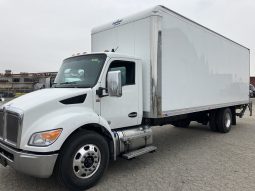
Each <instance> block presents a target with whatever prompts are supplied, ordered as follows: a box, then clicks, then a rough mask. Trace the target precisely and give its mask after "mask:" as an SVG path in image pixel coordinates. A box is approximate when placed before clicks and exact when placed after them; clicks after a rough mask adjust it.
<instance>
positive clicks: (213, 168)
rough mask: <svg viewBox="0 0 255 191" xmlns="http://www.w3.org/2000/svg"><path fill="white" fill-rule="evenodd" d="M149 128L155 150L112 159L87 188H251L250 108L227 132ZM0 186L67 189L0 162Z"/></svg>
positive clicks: (254, 154) (254, 166)
mask: <svg viewBox="0 0 255 191" xmlns="http://www.w3.org/2000/svg"><path fill="white" fill-rule="evenodd" d="M254 101H255V100H254ZM153 131H154V145H155V146H157V147H158V150H157V152H155V153H151V154H146V155H143V156H140V157H138V158H136V159H134V160H131V161H127V160H124V159H121V158H119V159H118V160H117V161H116V162H111V164H110V165H109V168H108V170H107V172H106V173H105V175H104V177H103V178H102V179H101V181H100V182H99V183H98V184H97V185H96V186H95V187H93V188H92V189H90V190H91V191H101V190H132V191H133V190H164V191H165V190H170V191H171V190H173V191H182V190H183V191H186V190H187V191H188V190H194V191H197V190H203V191H205V190H224V191H227V190H231V191H233V190H238V191H239V190H242V191H243V190H251V191H253V190H254V189H255V117H254V116H253V117H249V116H248V112H247V113H246V115H245V116H244V118H243V119H238V121H237V126H233V129H232V131H231V132H230V133H228V134H220V133H215V132H211V131H210V130H209V128H208V127H206V126H203V125H200V124H198V123H192V124H191V127H190V128H188V129H182V128H174V127H173V126H170V125H166V126H163V127H156V128H154V129H153ZM38 165H40V164H38ZM0 190H1V191H2V190H4V191H6V190H7V191H8V190H24V191H25V190H26V191H27V190H36V191H50V190H65V189H64V188H63V187H61V186H59V185H58V184H57V182H56V181H55V180H54V179H53V178H51V179H37V178H33V177H29V176H26V175H23V174H20V173H17V172H15V171H14V170H13V169H11V168H9V167H7V168H4V167H0Z"/></svg>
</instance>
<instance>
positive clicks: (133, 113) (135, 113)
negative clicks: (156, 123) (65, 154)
mask: <svg viewBox="0 0 255 191" xmlns="http://www.w3.org/2000/svg"><path fill="white" fill-rule="evenodd" d="M128 117H130V118H135V117H137V112H132V113H130V114H128Z"/></svg>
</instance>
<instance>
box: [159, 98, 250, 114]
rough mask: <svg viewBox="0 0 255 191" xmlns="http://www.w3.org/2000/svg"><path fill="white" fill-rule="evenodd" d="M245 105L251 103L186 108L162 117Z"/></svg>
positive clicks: (168, 112)
mask: <svg viewBox="0 0 255 191" xmlns="http://www.w3.org/2000/svg"><path fill="white" fill-rule="evenodd" d="M243 104H249V101H240V102H231V103H225V104H215V105H207V106H201V107H193V108H184V109H179V110H169V111H163V112H162V116H163V117H171V116H176V115H182V114H189V113H194V112H200V111H206V110H212V109H219V108H223V107H230V106H236V105H243Z"/></svg>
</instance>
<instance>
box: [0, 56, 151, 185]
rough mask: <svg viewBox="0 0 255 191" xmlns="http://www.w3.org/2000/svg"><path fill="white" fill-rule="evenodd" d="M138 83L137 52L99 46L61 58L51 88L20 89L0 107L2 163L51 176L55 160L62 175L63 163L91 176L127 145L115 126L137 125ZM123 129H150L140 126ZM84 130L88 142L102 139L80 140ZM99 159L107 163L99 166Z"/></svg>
mask: <svg viewBox="0 0 255 191" xmlns="http://www.w3.org/2000/svg"><path fill="white" fill-rule="evenodd" d="M142 89H143V86H142V62H141V60H139V59H137V58H133V57H129V56H125V55H119V54H116V53H110V52H102V53H92V54H83V55H76V56H72V57H70V58H67V59H65V60H64V61H63V64H62V66H61V68H60V70H59V72H58V74H57V76H56V79H55V82H54V84H53V87H52V88H50V89H43V90H38V91H35V92H32V93H30V94H27V95H24V96H22V97H19V98H17V99H14V100H12V101H10V102H8V103H7V104H5V105H3V106H2V107H1V108H0V118H1V121H0V149H1V150H0V151H1V152H0V154H1V156H2V157H1V161H2V164H4V165H5V166H6V165H10V166H12V167H13V168H15V169H17V170H18V171H21V172H23V173H26V174H29V175H33V176H36V177H42V178H47V177H50V176H51V175H52V173H53V170H54V168H57V167H56V166H59V168H57V169H59V173H60V174H62V175H63V173H61V171H63V169H64V168H63V166H62V165H69V166H70V168H71V169H70V171H69V172H68V173H69V174H73V175H74V176H75V177H76V178H77V179H86V180H88V181H94V179H93V180H90V177H93V176H92V175H93V173H96V172H98V170H97V168H99V167H100V168H102V170H104V169H105V168H106V167H107V164H108V161H109V159H111V158H112V159H116V157H117V156H118V154H119V153H121V152H123V151H124V150H127V148H126V146H125V145H124V144H122V145H120V144H119V142H118V140H119V139H120V137H124V135H123V133H122V130H120V131H119V132H118V133H117V131H118V129H124V128H127V127H137V126H139V125H141V123H142V115H143V108H142V104H143V103H142ZM132 131H133V132H132ZM84 132H85V133H84ZM125 132H126V133H128V134H130V135H132V134H137V132H141V134H144V132H146V133H148V132H149V133H151V131H150V130H144V129H143V128H142V129H137V128H136V130H131V131H130V130H128V131H125ZM83 136H85V138H84V137H83ZM86 136H92V137H93V136H95V138H92V142H94V141H95V140H96V142H99V143H101V145H100V144H99V145H97V143H95V144H85V143H83V142H84V140H89V139H87V138H86ZM82 137H83V138H82ZM144 137H145V136H144ZM74 139H75V140H77V139H80V142H78V143H77V145H78V147H79V145H80V148H76V147H77V145H75V146H71V147H70V146H69V145H70V144H73V143H74ZM149 143H150V141H148V142H147V143H145V142H144V143H138V144H136V145H134V146H133V147H141V146H144V145H146V144H149ZM82 144H83V145H82ZM86 146H87V150H86V149H85V147H86ZM100 147H101V148H100ZM105 147H106V148H105ZM131 147H132V146H131ZM131 147H130V148H131ZM74 150H76V151H74ZM73 151H74V152H73ZM96 151H97V152H96ZM63 152H64V153H63ZM66 152H67V153H68V152H70V155H72V157H71V158H72V160H70V161H69V158H67V159H62V156H63V157H64V156H65V157H69V156H70V155H66ZM92 156H93V157H94V156H96V157H97V159H98V160H97V162H98V163H95V159H94V158H93V157H92ZM59 160H61V161H62V160H64V162H65V163H64V164H62V163H61V162H59ZM57 161H58V162H57ZM66 161H69V162H67V163H68V164H66ZM78 161H79V162H78ZM84 161H87V163H86V164H85V162H84ZM100 162H101V163H107V164H104V165H103V166H102V165H100V166H99V163H100ZM57 164H59V165H57ZM75 164H77V165H75ZM84 165H85V166H86V165H87V168H85V167H84ZM84 168H85V169H86V171H88V173H86V172H85V170H84ZM65 173H66V172H65ZM99 173H100V174H102V173H101V172H99ZM65 178H66V177H65V176H64V179H65ZM93 178H94V177H93ZM97 178H99V176H98V175H97ZM66 181H67V182H69V181H70V180H66ZM83 184H84V183H83ZM86 184H87V185H88V183H86Z"/></svg>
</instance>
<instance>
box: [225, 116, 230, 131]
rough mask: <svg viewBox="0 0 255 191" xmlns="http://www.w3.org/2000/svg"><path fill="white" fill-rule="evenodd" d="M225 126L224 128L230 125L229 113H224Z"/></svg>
mask: <svg viewBox="0 0 255 191" xmlns="http://www.w3.org/2000/svg"><path fill="white" fill-rule="evenodd" d="M225 126H226V128H230V126H231V115H230V113H226V115H225Z"/></svg>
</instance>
